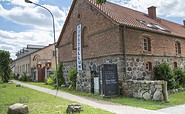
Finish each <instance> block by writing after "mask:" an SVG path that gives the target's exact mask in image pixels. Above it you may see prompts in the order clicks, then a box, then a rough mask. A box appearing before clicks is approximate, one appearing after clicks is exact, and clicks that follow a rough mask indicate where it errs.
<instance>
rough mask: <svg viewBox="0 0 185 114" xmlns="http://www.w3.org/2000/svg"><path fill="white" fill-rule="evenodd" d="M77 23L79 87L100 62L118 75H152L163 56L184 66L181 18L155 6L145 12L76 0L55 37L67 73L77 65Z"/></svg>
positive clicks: (94, 73)
mask: <svg viewBox="0 0 185 114" xmlns="http://www.w3.org/2000/svg"><path fill="white" fill-rule="evenodd" d="M184 23H185V22H184ZM78 25H81V53H82V64H83V72H85V74H84V76H82V77H80V78H79V77H78V78H77V89H78V88H79V89H80V90H81V89H83V90H82V91H90V89H91V88H92V81H91V79H92V77H94V76H97V77H98V76H99V67H100V66H101V65H102V64H117V71H118V78H119V80H120V81H123V80H129V79H132V80H144V79H145V80H152V79H153V68H154V66H155V65H157V64H158V63H161V62H162V61H166V62H167V63H169V64H170V66H171V67H174V68H176V67H181V68H185V50H184V49H185V48H184V46H185V45H184V44H185V39H184V38H185V24H184V25H179V24H176V23H173V22H170V21H167V20H164V19H162V18H158V17H157V16H156V7H154V6H152V7H149V8H148V14H145V13H142V12H138V11H135V10H132V9H129V8H126V7H122V6H119V5H116V4H113V3H110V2H106V3H105V4H102V5H98V4H96V3H95V0H74V1H73V3H72V6H71V9H70V11H69V14H68V16H67V19H66V21H65V24H64V26H63V28H62V31H61V34H60V37H59V40H58V42H57V47H58V53H59V54H58V56H59V58H58V59H59V62H62V63H63V65H64V76H65V77H66V78H67V71H68V69H69V68H70V67H76V66H77V64H76V63H77V53H78V48H77V41H78V40H77V38H78V37H77V36H78V31H77V26H78Z"/></svg>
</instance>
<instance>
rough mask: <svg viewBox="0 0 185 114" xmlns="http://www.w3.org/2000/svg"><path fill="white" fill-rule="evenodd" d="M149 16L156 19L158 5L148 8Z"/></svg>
mask: <svg viewBox="0 0 185 114" xmlns="http://www.w3.org/2000/svg"><path fill="white" fill-rule="evenodd" d="M148 16H149V17H150V18H152V19H154V20H156V7H155V6H151V7H149V8H148Z"/></svg>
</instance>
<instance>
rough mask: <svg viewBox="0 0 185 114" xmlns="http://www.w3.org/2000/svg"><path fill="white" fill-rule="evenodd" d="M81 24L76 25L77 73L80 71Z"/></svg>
mask: <svg viewBox="0 0 185 114" xmlns="http://www.w3.org/2000/svg"><path fill="white" fill-rule="evenodd" d="M81 46H82V45H81V24H79V25H77V71H78V72H81V71H82V47H81Z"/></svg>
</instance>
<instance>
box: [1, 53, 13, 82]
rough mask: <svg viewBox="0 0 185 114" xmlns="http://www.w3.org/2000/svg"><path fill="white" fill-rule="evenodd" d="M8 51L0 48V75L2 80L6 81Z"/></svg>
mask: <svg viewBox="0 0 185 114" xmlns="http://www.w3.org/2000/svg"><path fill="white" fill-rule="evenodd" d="M10 62H11V59H10V53H9V52H8V51H4V50H0V77H1V78H2V81H3V82H8V80H9V79H10V73H11V68H10Z"/></svg>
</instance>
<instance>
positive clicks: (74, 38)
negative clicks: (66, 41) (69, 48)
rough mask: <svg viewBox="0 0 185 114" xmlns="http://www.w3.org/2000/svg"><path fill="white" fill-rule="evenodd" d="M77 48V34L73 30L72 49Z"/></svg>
mask: <svg viewBox="0 0 185 114" xmlns="http://www.w3.org/2000/svg"><path fill="white" fill-rule="evenodd" d="M76 48H77V35H76V31H74V32H73V50H75V49H76Z"/></svg>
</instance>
